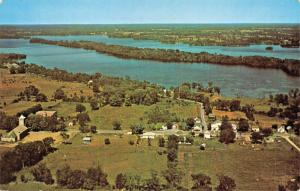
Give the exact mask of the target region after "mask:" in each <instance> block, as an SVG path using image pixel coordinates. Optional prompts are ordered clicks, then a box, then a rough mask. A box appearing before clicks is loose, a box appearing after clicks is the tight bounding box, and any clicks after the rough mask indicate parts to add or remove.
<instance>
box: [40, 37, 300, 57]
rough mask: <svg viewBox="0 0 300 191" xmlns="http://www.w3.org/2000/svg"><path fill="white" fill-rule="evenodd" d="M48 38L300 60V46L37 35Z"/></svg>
mask: <svg viewBox="0 0 300 191" xmlns="http://www.w3.org/2000/svg"><path fill="white" fill-rule="evenodd" d="M37 37H40V38H44V39H48V40H69V41H78V40H85V41H94V42H103V43H106V44H115V45H123V46H133V47H139V48H161V49H173V50H176V49H178V50H181V51H186V52H193V53H199V52H208V53H212V54H215V53H216V54H224V55H229V56H253V55H257V56H268V57H275V58H282V59H284V58H289V59H298V60H300V48H282V47H281V46H279V45H277V46H272V47H273V51H267V50H266V47H267V46H268V45H250V46H243V47H224V46H190V45H188V44H182V43H178V44H165V43H161V42H158V41H153V40H134V39H130V38H109V37H107V36H100V35H78V36H75V35H73V36H37Z"/></svg>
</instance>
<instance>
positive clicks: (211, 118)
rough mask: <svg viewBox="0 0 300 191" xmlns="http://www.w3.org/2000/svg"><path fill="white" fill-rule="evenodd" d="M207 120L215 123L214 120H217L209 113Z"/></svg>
mask: <svg viewBox="0 0 300 191" xmlns="http://www.w3.org/2000/svg"><path fill="white" fill-rule="evenodd" d="M208 119H209V120H210V121H215V120H217V117H216V116H215V115H214V114H212V113H210V114H208Z"/></svg>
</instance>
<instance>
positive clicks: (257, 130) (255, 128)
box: [251, 127, 260, 133]
mask: <svg viewBox="0 0 300 191" xmlns="http://www.w3.org/2000/svg"><path fill="white" fill-rule="evenodd" d="M251 130H252V131H253V132H256V133H258V132H259V131H260V129H259V127H252V128H251Z"/></svg>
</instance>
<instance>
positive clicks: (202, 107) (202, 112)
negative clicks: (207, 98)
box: [177, 98, 207, 130]
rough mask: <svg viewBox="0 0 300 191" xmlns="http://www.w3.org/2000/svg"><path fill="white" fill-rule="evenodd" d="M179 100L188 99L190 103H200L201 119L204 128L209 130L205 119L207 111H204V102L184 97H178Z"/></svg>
mask: <svg viewBox="0 0 300 191" xmlns="http://www.w3.org/2000/svg"><path fill="white" fill-rule="evenodd" d="M177 100H179V101H186V102H190V103H198V104H199V106H200V113H199V116H200V120H201V122H202V125H203V127H204V130H207V123H206V121H205V111H204V106H203V103H202V102H197V101H193V100H188V99H182V98H177Z"/></svg>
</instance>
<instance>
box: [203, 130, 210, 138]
mask: <svg viewBox="0 0 300 191" xmlns="http://www.w3.org/2000/svg"><path fill="white" fill-rule="evenodd" d="M210 138H211V136H210V132H209V131H204V139H210Z"/></svg>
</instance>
